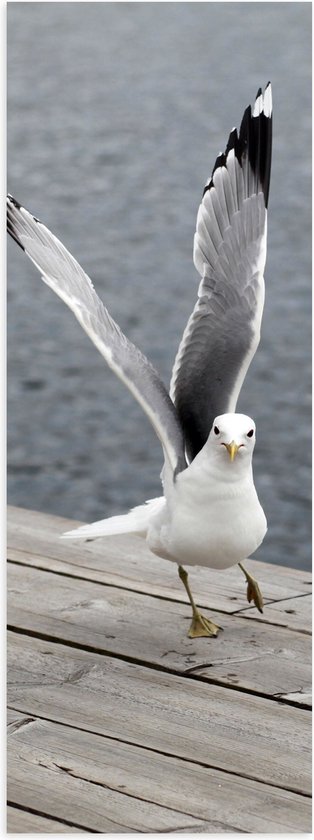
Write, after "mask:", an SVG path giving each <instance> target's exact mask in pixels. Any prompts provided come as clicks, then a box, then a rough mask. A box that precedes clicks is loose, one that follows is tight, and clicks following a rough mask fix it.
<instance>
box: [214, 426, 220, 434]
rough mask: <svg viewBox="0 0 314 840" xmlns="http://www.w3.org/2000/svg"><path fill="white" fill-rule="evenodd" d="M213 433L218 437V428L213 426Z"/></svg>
mask: <svg viewBox="0 0 314 840" xmlns="http://www.w3.org/2000/svg"><path fill="white" fill-rule="evenodd" d="M214 432H215V435H219V429H218V426H214Z"/></svg>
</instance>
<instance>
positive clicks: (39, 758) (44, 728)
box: [9, 720, 310, 833]
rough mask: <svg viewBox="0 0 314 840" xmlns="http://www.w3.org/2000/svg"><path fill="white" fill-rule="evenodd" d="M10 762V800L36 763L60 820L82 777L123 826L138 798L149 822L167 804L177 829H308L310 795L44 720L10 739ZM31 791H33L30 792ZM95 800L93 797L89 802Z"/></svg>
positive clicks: (27, 781)
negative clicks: (67, 800)
mask: <svg viewBox="0 0 314 840" xmlns="http://www.w3.org/2000/svg"><path fill="white" fill-rule="evenodd" d="M11 760H12V771H11V773H12V775H11V776H10V790H11V793H9V795H10V798H11V799H12V797H14V796H17V797H18V800H17V801H19V800H20V799H21V798H22V797H21V789H20V785H19V784H17V779H19V780H21V778H22V779H23V778H25V785H26V787H27V789H28V790H29V786H30V784H31V782H32V778H33V774H34V771H35V773H36V772H38V770H39V768H40V771H39V772H40V774H41V777H42V782H41V783H42V785H43V792H45V796H46V797H47V801H49V803H50V809H51V812H52V813H53V814H54V815H55V816H57V817H58V818H60V815H64V813H66V812H67V811H66V809H65V808H64V800H65V798H71V800H72V799H73V796H75V792H76V790H77V782H78V781H79V782H81V783H82V782H83V788H82V787H80V788H79V790H80V791H81V790H84V784H85V785H86V783H87V784H88V783H90V789H91V792H92V793H93V791H94V787H95V786H97V787H98V788H100V790H101V792H102V814H104V815H106V818H108V816H110V817H111V818H112V819H113V820H114V822H115V823H116V822H117V823H118V822H119V821H121V822H123V824H124V823H125V822H126V820H129V821H130V823H131V827H134V823H133V822H132V819H131V820H130V806H131V808H132V805H133V806H135V807H136V803H138V813H139V818H140V819H141V820H142V819H143V813H142V810H143V809H144V811H145V812H146V810H147V809H148V810H149V811H150V812H151V815H152V819H153V820H154V824H155V825H156V826H157V825H159V824H160V823H159V818H160V814H159V810H158V811H157V815H156V806H158V809H159V808H163V809H164V810H165V813H164V821H165V825H166V826H167V825H169V824H170V826H171V828H172V823H171V820H172V819H174V821H175V822H176V821H177V822H178V826H177V828H176V830H179V829H180V827H182V828H184V829H185V830H186V831H187V830H188V828H190V830H191V831H192V832H194V831H195V830H196V828H197V829H198V830H199V831H202V821H203V820H204V821H205V826H206V828H207V830H208V831H211V832H218V833H221V832H232V831H245V832H261V833H268V832H278V831H284V830H291V829H294V830H295V831H302V830H303V831H307V830H308V829H309V827H310V802H309V800H308V799H307V798H304V797H302V796H298V795H297V794H293V793H289V792H287V791H282V790H278V789H276V788H272V787H270V786H268V785H265V784H260V783H257V782H255V781H250V780H246V779H241V778H239V777H237V776H234V775H232V774H231V773H228V774H224V773H221V772H220V771H214V770H211V769H208V768H204V767H199V766H197V765H194V764H191V763H189V762H186V761H182V760H180V759H176V758H170V757H168V756H165V755H161V754H157V753H155V752H152V751H151V750H144V749H140V748H138V747H134V746H131V745H130V744H124V743H122V742H120V741H116V740H113V739H110V740H109V739H104V738H102V737H100V736H99V735H92V734H90V733H87V732H83V731H80V730H77V729H73V728H72V727H71V728H70V727H67V726H62V725H60V724H54V723H51V722H48V721H40V720H37V721H35V722H34V723H33V724H32V726H29V727H28V728H25V729H22V728H21V729H20V730H18V731H16V734H15V736H14V737H13V738H11V739H10V746H9V765H10V762H11ZM60 780H61V781H62V780H63V789H61V788H60V785H59V784H58V783H59V781H60ZM36 784H37V779H36V778H35V779H34V786H35V787H36ZM36 795H37V797H38V791H37V794H36V790H35V793H34V794H33V797H34V796H35V797H36ZM23 799H24V794H23ZM32 801H37V800H36V799H33V800H32ZM243 801H245V807H244V808H243V807H242V803H243ZM93 802H94V800H93V796H91V805H92V803H93ZM79 807H81V802H80V803H79ZM97 809H98V813H97V815H96V818H95V815H94V814H93V813H91V814H88V816H87V814H86V813H85V812H84V820H85V824H86V821H87V820H88V824H89V825H90V827H92V828H94V829H95V827H98V826H99V827H101V826H102V822H101V820H100V814H99V802H97ZM79 813H80V811H78V815H79ZM175 814H176V815H177V816H175ZM169 817H170V818H171V820H169ZM191 817H192V819H191ZM197 821H198V824H197ZM184 822H185V825H184ZM135 825H136V823H135ZM142 825H143V826H144V825H145V820H144V822H143V823H142ZM206 828H205V829H204V830H206ZM166 830H167V828H166Z"/></svg>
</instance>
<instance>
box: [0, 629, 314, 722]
mask: <svg viewBox="0 0 314 840" xmlns="http://www.w3.org/2000/svg"><path fill="white" fill-rule="evenodd" d="M8 630H9V631H10V632H11V633H16V634H17V635H20V636H29V637H30V638H34V639H41V640H42V641H43V642H50V643H52V644H58V645H65V647H69V648H74V649H75V650H84V651H86V653H96V654H97V655H98V656H104V657H111V658H112V659H118V660H120V661H121V662H128V663H130V664H131V665H139V666H140V667H141V668H147V669H148V670H151V671H160V672H161V673H165V674H171V675H172V676H175V677H181V678H183V679H188V680H197V681H198V682H203V683H205V684H206V685H218V686H220V687H221V688H224V689H226V690H227V691H230V690H231V691H239V692H240V693H242V694H250V695H253V696H254V697H262V698H263V699H264V700H270V701H271V702H275V703H279V704H282V705H285V706H294V707H295V708H297V709H299V708H300V707H302V708H304V709H305V710H307V711H311V707H310V706H309V705H308V704H307V705H304V706H301V704H300V703H298V702H297V701H296V700H287V699H285V697H284V696H279V695H275V694H265V693H264V692H263V691H254V689H253V688H245V687H244V686H240V685H229V684H228V683H226V682H224V681H223V680H219V679H218V678H217V677H208V676H206V677H205V676H202V674H192V673H190V669H189V668H188V669H187V670H186V671H176V670H175V669H174V668H167V666H165V665H159V664H158V663H157V662H155V663H153V662H147V661H146V660H142V659H136V657H132V656H126V655H124V654H122V653H114V652H112V651H111V650H109V651H107V650H104V649H102V648H97V647H94V646H93V645H83V644H80V643H79V642H74V641H72V640H70V639H69V640H68V639H61V638H59V637H58V636H50V635H49V634H48V633H41V632H37V631H35V630H27V629H24V628H21V627H14V625H12V624H8ZM200 667H201V666H200ZM203 667H204V665H203ZM207 667H209V666H207Z"/></svg>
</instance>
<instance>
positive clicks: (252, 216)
mask: <svg viewBox="0 0 314 840" xmlns="http://www.w3.org/2000/svg"><path fill="white" fill-rule="evenodd" d="M271 141H272V101H271V87H270V84H268V85H267V87H266V88H265V92H264V94H262V91H261V90H259V91H258V93H257V97H256V100H255V103H254V106H253V110H252V111H251V107H250V106H249V107H248V108H247V109H246V111H245V112H244V115H243V119H242V123H241V128H240V132H239V135H238V133H237V130H236V129H235V128H234V129H233V130H232V132H231V134H230V137H229V140H228V143H227V147H226V150H225V152H224V154H220V155H219V156H218V158H217V160H216V163H215V166H214V169H213V173H212V176H211V178H210V181H209V183H208V184H207V185H206V187H205V189H204V193H203V199H202V202H201V205H200V208H199V211H198V216H197V223H196V233H195V237H194V264H195V267H196V268H197V270H198V271H199V273H200V275H201V277H202V280H201V283H200V287H199V292H198V301H197V303H196V306H195V309H194V311H193V313H192V315H191V317H190V319H189V321H188V323H187V326H186V329H185V331H184V334H183V337H182V340H181V343H180V346H179V349H178V353H177V356H176V359H175V363H174V368H173V372H172V379H171V385H170V395H171V397H172V399H173V401H174V403H175V406H176V408H177V412H178V415H179V418H180V420H181V424H182V427H183V431H184V435H185V440H186V448H187V453H188V456H189V458H190V459H191V460H192V459H193V458H194V457H195V455H196V454H197V452H199V450H200V449H201V448H202V446H204V444H205V442H206V440H207V437H208V435H209V432H210V429H211V426H212V423H213V420H214V419H215V417H217V416H218V415H219V414H224V413H226V412H229V411H231V412H232V411H235V408H236V403H237V399H238V396H239V393H240V389H241V386H242V383H243V380H244V377H245V375H246V372H247V370H248V367H249V365H250V362H251V360H252V358H253V356H254V353H255V351H256V348H257V346H258V343H259V338H260V325H261V319H262V313H263V306H264V278H263V272H264V267H265V260H266V233H267V209H266V208H267V202H268V192H269V181H270V166H271Z"/></svg>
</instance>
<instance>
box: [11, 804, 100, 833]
mask: <svg viewBox="0 0 314 840" xmlns="http://www.w3.org/2000/svg"><path fill="white" fill-rule="evenodd" d="M7 805H8V806H9V807H10V808H16V810H17V811H26V813H30V814H35V816H36V817H44V818H45V819H48V820H54V822H58V823H60V825H68V826H70V828H81V829H83V831H86V832H87V833H90V834H100V833H101V832H100V831H96V829H95V828H88V827H87V826H86V825H80V824H79V823H74V822H70V821H69V820H65V819H61V818H60V817H56V816H55V815H54V814H47V813H46V812H45V811H37V810H36V808H30V807H27V808H26V807H24V805H20V804H19V803H17V802H11V800H9V799H8V801H7Z"/></svg>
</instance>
